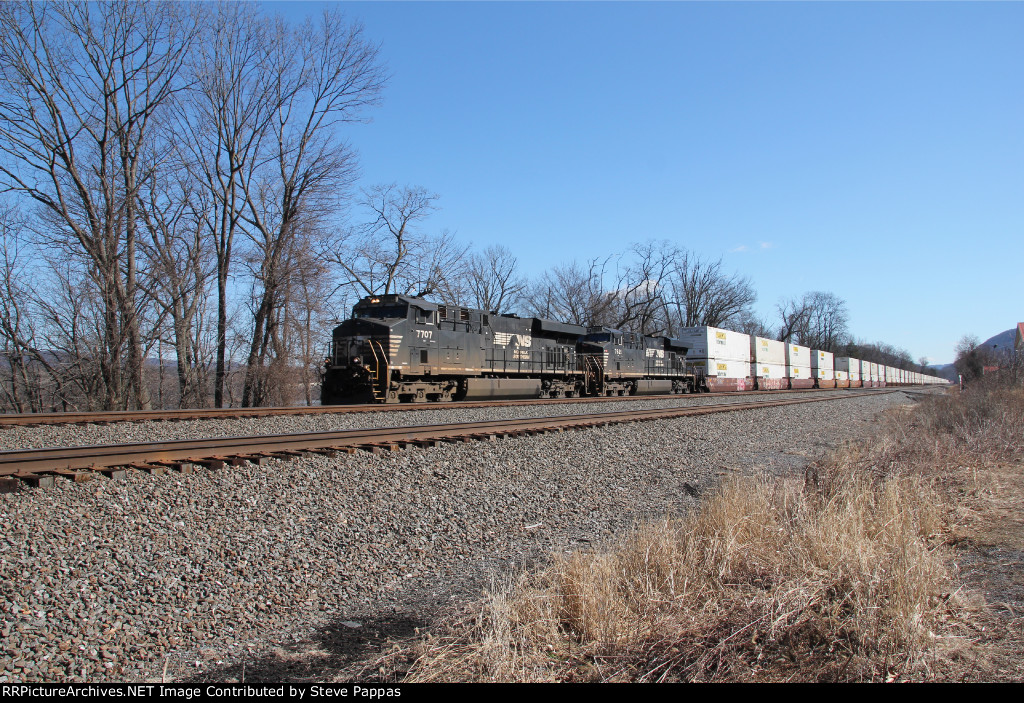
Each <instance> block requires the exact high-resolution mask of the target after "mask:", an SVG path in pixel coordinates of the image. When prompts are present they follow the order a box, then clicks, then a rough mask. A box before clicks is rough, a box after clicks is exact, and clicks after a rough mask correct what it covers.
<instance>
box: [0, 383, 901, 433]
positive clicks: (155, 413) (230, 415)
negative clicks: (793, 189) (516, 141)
mask: <svg viewBox="0 0 1024 703" xmlns="http://www.w3.org/2000/svg"><path fill="white" fill-rule="evenodd" d="M813 390H814V389H810V388H800V389H796V390H787V391H782V390H775V391H739V392H735V391H734V392H730V393H728V394H721V395H728V396H730V397H734V396H748V395H765V394H771V395H787V394H791V393H809V392H812V391H813ZM851 390H852V389H851ZM876 390H878V391H884V390H886V389H884V388H879V389H864V390H863V391H862V392H874V391H876ZM821 392H822V393H826V392H827V393H833V392H836V391H835V390H822V391H821ZM712 395H714V394H712ZM687 397H707V394H705V393H701V394H698V395H695V396H687V395H679V394H671V395H630V396H600V397H587V398H535V399H528V400H475V401H462V402H455V403H402V404H398V405H383V404H373V403H363V404H359V405H326V406H319V405H315V406H302V407H295V406H288V407H281V406H279V407H270V408H185V409H179V410H107V411H99V412H78V411H71V412H61V413H10V414H0V427H32V426H36V425H87V424H99V425H108V424H111V423H114V422H180V421H182V420H217V419H235V418H248V417H272V416H275V415H323V414H347V413H372V412H407V411H414V410H438V409H442V408H454V409H458V408H491V407H498V406H508V405H562V404H566V403H608V402H615V401H631V400H632V401H636V400H666V399H679V398H687Z"/></svg>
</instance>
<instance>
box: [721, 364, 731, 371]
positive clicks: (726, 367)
mask: <svg viewBox="0 0 1024 703" xmlns="http://www.w3.org/2000/svg"><path fill="white" fill-rule="evenodd" d="M718 370H719V371H728V370H729V365H728V364H719V365H718Z"/></svg>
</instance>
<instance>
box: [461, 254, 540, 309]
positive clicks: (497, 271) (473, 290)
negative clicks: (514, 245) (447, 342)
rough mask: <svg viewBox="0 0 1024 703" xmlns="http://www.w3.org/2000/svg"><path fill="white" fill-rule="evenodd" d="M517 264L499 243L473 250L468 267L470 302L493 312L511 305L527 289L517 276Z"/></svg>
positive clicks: (517, 300) (512, 305) (522, 280)
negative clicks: (479, 251) (477, 252)
mask: <svg viewBox="0 0 1024 703" xmlns="http://www.w3.org/2000/svg"><path fill="white" fill-rule="evenodd" d="M518 266H519V261H518V259H516V257H515V256H514V255H513V254H512V252H511V251H510V250H509V249H508V248H507V247H504V246H502V245H500V244H499V245H497V246H489V247H487V248H486V249H484V251H483V253H481V254H473V255H472V256H471V257H470V259H469V266H468V271H467V278H468V287H469V290H470V304H471V305H473V306H474V307H477V308H480V309H482V310H490V311H492V312H508V311H509V310H512V309H514V308H515V306H516V304H517V303H518V302H519V299H520V297H521V296H522V294H523V292H524V291H525V290H526V280H525V279H523V278H522V277H521V276H519V273H518Z"/></svg>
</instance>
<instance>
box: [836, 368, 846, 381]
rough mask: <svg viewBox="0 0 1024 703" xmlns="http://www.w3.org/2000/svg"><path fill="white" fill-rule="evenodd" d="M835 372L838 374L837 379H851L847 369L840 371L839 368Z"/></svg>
mask: <svg viewBox="0 0 1024 703" xmlns="http://www.w3.org/2000/svg"><path fill="white" fill-rule="evenodd" d="M834 373H835V375H836V380H837V381H849V380H850V374H849V373H847V372H846V371H838V370H837V371H834Z"/></svg>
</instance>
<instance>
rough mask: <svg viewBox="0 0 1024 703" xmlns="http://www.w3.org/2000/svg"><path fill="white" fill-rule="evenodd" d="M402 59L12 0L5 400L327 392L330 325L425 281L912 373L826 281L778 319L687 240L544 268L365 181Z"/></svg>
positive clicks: (181, 9) (301, 39)
mask: <svg viewBox="0 0 1024 703" xmlns="http://www.w3.org/2000/svg"><path fill="white" fill-rule="evenodd" d="M386 79H387V70H386V67H385V65H384V62H383V59H382V57H381V52H380V48H379V47H378V46H377V45H376V44H374V43H373V41H372V40H371V39H369V38H368V37H366V36H365V34H364V31H363V29H362V28H361V27H360V26H359V25H358V23H355V22H351V21H349V20H348V19H346V18H345V17H344V16H342V15H341V14H339V13H338V12H335V11H329V12H326V13H324V14H322V15H321V16H319V17H318V18H315V19H311V20H309V21H307V22H305V23H304V24H302V25H300V26H290V25H289V24H288V23H286V22H285V21H284V20H282V19H280V18H278V17H271V16H267V15H265V14H263V13H262V12H261V10H260V8H259V7H258V6H257V5H253V4H243V3H217V4H205V3H159V2H150V3H85V2H47V3H3V4H0V101H2V104H3V107H2V109H0V192H2V193H3V195H2V196H0V197H2V200H0V236H2V239H0V410H3V411H6V412H12V411H14V412H33V411H36V412H38V411H48V410H62V409H107V410H115V409H131V408H150V407H202V406H208V405H213V406H217V407H222V406H238V405H241V406H257V405H271V404H293V403H307V404H308V403H313V402H316V400H317V397H318V382H319V374H320V369H321V364H322V362H323V356H324V353H325V351H326V347H327V343H328V340H329V336H330V329H331V328H332V327H333V326H334V325H335V324H336V323H337V321H338V320H339V319H343V318H345V317H346V316H347V314H348V311H349V310H350V308H351V305H352V304H353V303H354V302H355V300H357V299H358V298H359V297H362V296H363V295H369V294H384V293H403V294H409V295H424V296H427V297H430V298H432V299H434V300H439V301H442V302H447V303H452V304H462V305H468V306H473V307H480V308H485V309H488V310H496V311H501V312H518V313H520V314H524V315H538V316H543V317H548V318H553V319H559V320H564V321H568V322H574V323H578V324H584V325H606V326H609V327H614V328H618V329H625V330H631V331H637V332H643V333H646V334H666V335H670V336H671V335H673V334H675V333H676V331H678V330H679V329H680V328H681V327H685V326H691V325H713V326H719V327H729V328H732V329H737V330H741V331H745V332H749V333H754V334H760V335H762V336H772V337H778V338H780V339H784V340H787V341H790V340H791V341H793V342H795V343H798V344H803V345H806V346H812V347H815V348H819V349H827V350H832V351H836V352H837V353H849V354H851V355H853V356H857V357H858V358H866V359H870V360H878V361H880V362H882V363H886V364H890V365H894V366H903V367H904V368H910V366H908V364H910V363H911V362H910V358H909V355H908V354H906V353H905V352H902V351H901V350H895V349H890V348H885V347H884V346H883V345H864V344H853V343H852V342H851V341H850V339H849V333H848V330H847V313H846V307H845V303H844V302H843V301H842V300H841V299H839V298H837V297H836V296H834V295H832V294H830V293H823V292H812V293H807V294H805V295H803V296H801V297H799V298H794V299H792V300H788V301H783V302H781V303H780V304H779V306H778V309H777V312H778V319H777V320H776V321H772V322H766V321H763V320H759V319H757V318H756V317H755V316H754V314H753V312H752V306H753V303H754V302H755V300H756V294H755V292H754V290H753V287H752V285H751V282H750V280H749V279H747V278H745V277H743V276H740V275H737V274H733V273H729V272H727V271H725V270H724V269H723V266H722V262H721V261H720V260H717V261H716V260H709V259H705V258H703V257H701V256H699V255H697V254H695V253H694V252H690V251H687V250H686V249H683V248H681V247H678V246H676V245H673V244H671V243H668V242H647V243H639V244H635V245H634V246H632V247H631V248H630V249H629V250H628V251H625V252H620V253H615V254H609V255H607V256H605V257H601V258H594V259H591V260H588V261H584V262H571V263H566V264H561V265H556V266H554V267H552V268H550V269H549V270H548V271H546V272H545V273H543V274H542V275H541V276H539V277H538V278H536V279H534V280H528V279H527V278H525V277H524V276H523V275H522V274H521V268H520V266H519V262H518V261H517V259H516V256H515V255H514V254H513V253H512V252H511V251H510V250H509V249H507V248H505V247H501V246H495V247H489V248H487V249H485V250H483V251H475V250H473V249H471V248H470V247H468V246H466V245H464V244H462V243H460V242H459V240H458V239H457V238H456V237H455V236H454V235H453V234H452V233H450V232H431V231H429V230H428V229H427V228H426V224H425V221H426V220H427V218H428V217H429V216H430V214H431V213H432V212H433V211H434V210H435V209H436V207H437V202H438V196H437V195H436V194H434V193H431V192H429V191H428V190H427V189H425V188H422V187H417V186H405V185H398V184H381V185H374V186H368V187H363V188H357V178H358V163H357V157H356V154H355V152H354V150H353V149H352V148H351V147H350V146H349V144H348V143H347V142H346V140H345V137H346V131H347V130H350V129H353V128H354V127H353V125H354V124H355V123H358V122H360V121H362V120H365V119H367V118H368V116H369V112H370V108H372V107H373V106H374V105H375V104H376V103H377V102H378V101H379V100H380V98H381V95H382V91H383V88H384V85H385V83H386Z"/></svg>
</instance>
